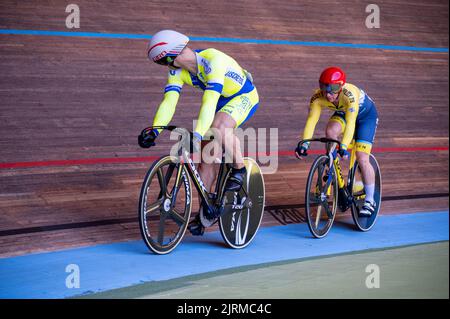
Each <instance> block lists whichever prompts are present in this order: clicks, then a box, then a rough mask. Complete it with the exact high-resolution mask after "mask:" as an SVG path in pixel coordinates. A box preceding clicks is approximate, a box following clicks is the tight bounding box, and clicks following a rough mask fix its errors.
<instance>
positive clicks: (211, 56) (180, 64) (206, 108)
mask: <svg viewBox="0 0 450 319" xmlns="http://www.w3.org/2000/svg"><path fill="white" fill-rule="evenodd" d="M188 42H189V38H188V37H187V36H185V35H183V34H181V33H179V32H176V31H173V30H162V31H159V32H157V33H156V34H154V35H153V37H152V38H151V40H150V43H149V45H148V48H147V55H148V58H149V59H150V60H152V61H153V62H155V63H158V64H160V65H165V66H168V67H169V72H168V80H167V85H166V87H165V90H164V99H163V100H162V102H161V104H160V105H159V107H158V110H157V112H156V115H155V117H154V120H153V126H166V125H168V124H169V122H170V121H171V119H172V117H173V115H174V113H175V109H176V105H177V102H178V98H179V96H180V93H181V89H182V87H183V85H184V84H187V85H190V86H193V87H196V88H199V89H201V90H202V91H203V98H202V103H201V108H200V113H199V116H198V121H197V125H196V127H195V130H194V142H193V143H194V145H195V144H196V142H197V143H198V141H201V140H202V138H203V137H204V136H205V134H206V132H207V131H208V130H209V129H210V128H214V129H215V130H214V134H215V135H214V137H215V139H216V140H218V141H220V142H221V144H222V147H223V148H224V149H225V151H226V152H227V153H228V154H232V158H233V168H232V171H231V175H230V178H229V180H228V182H227V184H226V186H225V187H226V189H227V190H229V191H239V189H240V187H241V186H242V183H243V179H244V176H245V173H246V169H245V166H244V161H243V158H242V154H241V150H240V142H239V139H238V138H237V137H236V135H235V134H234V132H233V129H235V128H237V127H239V126H241V125H242V124H243V123H245V122H246V121H247V120H248V119H249V118H251V117H252V115H253V114H254V113H255V111H256V110H257V108H258V105H259V97H258V92H257V91H256V88H255V87H254V85H253V83H252V82H253V79H252V77H251V75H250V73H248V72H247V71H246V70H244V69H243V68H242V67H241V66H240V65H239V64H238V63H237V62H236V61H235V60H234V59H233V58H232V57H230V56H228V55H226V54H225V53H223V52H221V51H219V50H216V49H213V48H209V49H205V50H192V49H191V48H189V47H188V46H187V44H188ZM190 112H192V111H190ZM159 133H160V130H156V129H154V130H152V131H150V132H148V131H145V130H144V131H142V133H141V135H139V138H138V141H139V145H140V146H141V147H144V148H148V147H151V146H153V145H155V143H154V140H155V138H156V137H157V136H158V134H159ZM195 140H196V141H195ZM197 145H198V144H197ZM233 145H234V147H233ZM227 148H231V149H227ZM194 149H195V147H194ZM199 173H200V175H201V178H202V180H203V182H204V184H205V187H206V189H208V190H209V191H211V189H212V186H213V183H214V179H215V177H216V174H215V166H214V164H208V163H205V162H204V161H203V156H202V163H201V165H200V168H199ZM199 215H200V214H199ZM199 215H197V216H196V218H195V220H194V221H193V222H192V223H191V224H190V225H189V230H190V231H191V233H192V234H194V235H200V234H203V231H204V227H205V226H206V227H208V226H210V225H211V224H212V223H213V222H214V220H215V219H217V217H218V216H208V215H207V214H205V213H203V214H202V215H203V216H206V219H207V220H205V218H202V219H201V220H200V216H199Z"/></svg>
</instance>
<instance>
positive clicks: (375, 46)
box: [0, 29, 448, 53]
mask: <svg viewBox="0 0 450 319" xmlns="http://www.w3.org/2000/svg"><path fill="white" fill-rule="evenodd" d="M0 34H11V35H37V36H63V37H94V38H113V39H146V40H148V39H150V38H151V35H148V34H127V33H100V32H77V31H48V30H13V29H1V30H0ZM191 41H202V42H228V43H248V44H270V45H294V46H313V47H335V48H352V49H381V50H397V51H421V52H443V53H448V48H433V47H414V46H398V45H384V44H362V43H361V44H359V43H338V42H309V41H288V40H270V39H240V38H214V37H211V38H210V37H191Z"/></svg>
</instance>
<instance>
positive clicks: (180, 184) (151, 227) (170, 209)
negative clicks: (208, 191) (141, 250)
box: [139, 156, 192, 254]
mask: <svg viewBox="0 0 450 319" xmlns="http://www.w3.org/2000/svg"><path fill="white" fill-rule="evenodd" d="M191 203H192V191H191V182H190V177H189V174H188V172H187V171H186V168H185V167H184V165H181V164H180V163H178V161H177V158H175V157H173V156H165V157H162V158H160V159H159V160H158V161H156V162H155V163H153V165H152V166H151V167H150V169H149V170H148V172H147V175H146V176H145V179H144V183H143V184H142V188H141V194H140V199H139V226H140V230H141V235H142V238H143V240H144V242H145V244H146V245H147V247H148V248H149V249H150V250H151V251H153V252H154V253H156V254H167V253H170V252H171V251H172V250H174V249H175V247H177V246H178V244H179V243H180V242H181V240H182V239H183V236H184V233H185V232H186V228H187V225H188V223H189V218H190V216H191Z"/></svg>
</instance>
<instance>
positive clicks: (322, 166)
mask: <svg viewBox="0 0 450 319" xmlns="http://www.w3.org/2000/svg"><path fill="white" fill-rule="evenodd" d="M329 162H330V159H329V157H328V156H326V155H321V156H319V157H317V158H316V159H315V161H314V162H313V164H312V166H311V170H310V171H309V175H308V181H307V183H306V190H305V192H306V193H305V211H306V220H307V221H308V227H309V230H310V231H311V234H312V235H313V236H314V237H316V238H322V237H325V236H326V235H327V234H328V232H329V231H330V229H331V226H332V225H333V222H334V218H335V217H336V209H337V205H338V185H337V176H336V172H335V170H334V168H331V171H330V165H329Z"/></svg>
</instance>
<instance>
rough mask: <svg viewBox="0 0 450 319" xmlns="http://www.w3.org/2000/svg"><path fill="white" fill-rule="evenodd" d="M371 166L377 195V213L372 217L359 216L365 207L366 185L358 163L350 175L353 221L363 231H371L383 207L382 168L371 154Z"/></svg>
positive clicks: (375, 197)
mask: <svg viewBox="0 0 450 319" xmlns="http://www.w3.org/2000/svg"><path fill="white" fill-rule="evenodd" d="M370 164H371V165H372V167H373V169H374V171H375V193H374V200H375V204H376V206H375V213H373V214H372V215H371V216H369V217H367V216H362V215H360V214H359V211H360V209H361V208H362V206H363V205H364V202H365V199H366V194H365V192H364V184H363V179H362V174H361V168H360V166H359V165H358V161H356V162H355V165H354V166H353V169H352V171H351V174H350V179H349V181H350V183H349V185H350V190H351V193H352V197H353V203H352V205H351V209H352V217H353V221H354V222H355V225H356V227H357V228H358V229H359V230H361V231H368V230H370V229H371V228H372V227H373V226H374V225H375V222H376V221H377V218H378V212H379V211H380V206H381V186H382V185H381V173H380V166H379V165H378V162H377V160H376V158H375V156H373V155H372V154H370Z"/></svg>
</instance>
